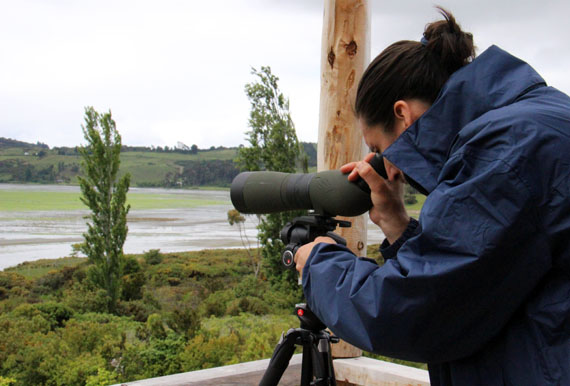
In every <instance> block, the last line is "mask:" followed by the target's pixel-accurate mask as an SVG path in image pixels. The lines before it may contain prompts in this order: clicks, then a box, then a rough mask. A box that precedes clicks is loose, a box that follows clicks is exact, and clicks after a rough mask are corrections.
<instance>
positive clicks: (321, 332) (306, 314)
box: [259, 304, 338, 386]
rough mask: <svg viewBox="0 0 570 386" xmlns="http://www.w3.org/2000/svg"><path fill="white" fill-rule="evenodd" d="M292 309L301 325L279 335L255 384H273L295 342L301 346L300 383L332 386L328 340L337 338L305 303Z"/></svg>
mask: <svg viewBox="0 0 570 386" xmlns="http://www.w3.org/2000/svg"><path fill="white" fill-rule="evenodd" d="M295 312H296V314H297V317H298V318H299V320H300V321H301V328H292V329H290V330H289V331H287V334H283V335H281V339H280V340H279V343H277V347H275V351H273V356H272V357H271V360H270V361H269V366H268V367H267V370H266V371H265V374H264V375H263V378H261V382H259V386H273V385H277V384H278V383H279V380H280V379H281V377H282V376H283V373H284V372H285V369H287V366H288V365H289V361H290V360H291V357H292V356H293V352H294V351H295V346H296V345H298V346H303V362H302V367H301V386H309V385H315V386H325V385H326V386H336V380H335V378H334V370H333V364H332V357H331V343H337V342H338V338H337V337H334V336H331V335H330V333H329V332H327V331H326V330H325V328H326V326H325V325H324V324H323V323H322V322H321V321H320V320H319V319H318V318H317V317H316V316H315V314H313V312H312V311H311V310H310V309H309V307H307V305H306V304H297V305H296V306H295Z"/></svg>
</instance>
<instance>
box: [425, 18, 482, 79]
mask: <svg viewBox="0 0 570 386" xmlns="http://www.w3.org/2000/svg"><path fill="white" fill-rule="evenodd" d="M437 8H438V9H439V12H440V13H441V14H442V16H443V17H444V18H445V20H439V21H436V22H433V23H430V24H428V25H427V26H426V28H425V31H424V38H425V40H426V41H427V44H426V49H428V50H429V51H431V52H433V53H434V54H435V55H437V56H438V57H439V60H440V61H441V65H442V66H443V67H444V68H445V69H446V70H447V72H448V74H449V75H451V74H452V73H454V72H455V71H457V70H458V69H460V68H461V67H463V66H464V65H466V64H467V63H469V62H471V61H472V60H473V59H474V58H475V46H474V44H473V35H472V34H470V33H468V32H463V31H462V30H461V27H460V26H459V24H457V22H456V21H455V18H454V17H453V15H452V14H451V13H449V12H448V11H446V10H445V9H443V8H441V7H437Z"/></svg>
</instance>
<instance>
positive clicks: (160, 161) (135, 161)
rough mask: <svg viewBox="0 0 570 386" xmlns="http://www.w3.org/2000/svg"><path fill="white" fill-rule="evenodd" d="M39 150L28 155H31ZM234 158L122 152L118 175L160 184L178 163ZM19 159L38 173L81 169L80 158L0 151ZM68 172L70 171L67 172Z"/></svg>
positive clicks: (225, 152)
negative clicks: (121, 174)
mask: <svg viewBox="0 0 570 386" xmlns="http://www.w3.org/2000/svg"><path fill="white" fill-rule="evenodd" d="M36 151H38V150H33V151H30V153H31V154H33V153H34V152H36ZM236 156H237V149H221V150H211V151H199V152H198V153H197V154H189V153H187V154H182V153H174V152H161V153H159V152H155V151H123V152H121V172H122V173H126V172H128V173H130V174H131V185H132V186H137V185H138V184H140V183H146V184H149V183H151V184H160V183H162V182H163V181H164V177H165V176H166V174H168V173H176V172H178V171H179V170H180V168H181V167H180V165H177V164H176V162H177V161H210V160H233V159H234V158H235V157H236ZM8 159H18V160H20V161H23V162H25V163H26V164H30V165H33V166H34V167H36V168H38V169H44V168H46V167H48V166H50V165H53V167H54V169H55V170H58V164H59V163H63V164H65V165H66V167H71V166H72V165H77V166H78V165H80V164H81V157H80V156H79V155H78V154H74V155H59V154H57V153H56V152H55V151H54V150H49V151H48V152H47V154H46V155H45V156H44V157H42V158H39V157H37V156H35V155H27V156H26V155H24V149H23V148H7V149H0V161H5V160H8ZM68 170H69V169H68ZM64 174H65V175H66V176H67V177H69V178H70V180H71V181H70V183H76V178H75V173H72V172H65V173H64ZM10 179H11V175H10V174H9V173H6V174H0V182H2V181H10Z"/></svg>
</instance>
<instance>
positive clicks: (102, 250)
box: [78, 107, 130, 312]
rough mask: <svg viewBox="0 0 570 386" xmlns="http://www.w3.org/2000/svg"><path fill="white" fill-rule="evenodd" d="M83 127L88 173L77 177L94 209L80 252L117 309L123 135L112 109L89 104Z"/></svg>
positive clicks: (125, 182)
mask: <svg viewBox="0 0 570 386" xmlns="http://www.w3.org/2000/svg"><path fill="white" fill-rule="evenodd" d="M82 129H83V134H84V136H85V140H86V141H87V145H86V146H84V147H80V148H79V152H80V154H81V157H82V159H83V162H82V165H81V166H82V169H83V172H84V174H85V176H84V177H78V179H79V185H80V187H81V193H82V196H81V201H82V202H83V203H84V204H85V205H87V206H88V207H89V209H90V210H91V216H90V219H91V223H88V224H87V225H88V229H87V232H86V233H84V234H83V237H84V239H85V241H84V243H83V244H82V245H81V252H83V253H84V254H85V255H86V256H87V257H88V258H89V261H90V262H91V263H93V266H92V267H91V269H90V271H89V277H90V279H91V280H92V281H93V283H94V284H96V285H97V286H99V287H100V288H102V289H104V290H105V291H106V293H107V296H108V301H109V307H108V308H109V311H110V312H114V310H115V307H116V304H117V301H118V299H119V296H120V291H121V277H122V271H123V265H124V255H123V244H124V243H125V239H126V237H127V231H128V228H127V213H128V212H129V209H130V205H126V198H127V192H128V190H129V184H130V175H129V174H126V175H124V176H123V177H121V178H119V177H118V172H119V165H120V157H119V155H120V152H121V136H120V135H119V132H118V131H117V129H116V127H115V121H113V119H112V117H111V112H108V113H105V114H99V113H98V112H96V111H95V110H94V109H93V107H87V108H86V109H85V126H82Z"/></svg>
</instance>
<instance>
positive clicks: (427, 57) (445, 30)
mask: <svg viewBox="0 0 570 386" xmlns="http://www.w3.org/2000/svg"><path fill="white" fill-rule="evenodd" d="M437 8H438V9H439V11H440V13H441V14H442V15H443V17H444V18H445V20H440V21H436V22H434V23H431V24H428V25H427V26H426V28H425V31H424V37H423V39H422V43H420V42H415V41H409V40H402V41H399V42H396V43H394V44H392V45H390V46H389V47H388V48H386V49H385V50H384V51H382V52H381V53H380V55H378V56H377V57H376V59H374V61H373V62H372V63H370V65H369V66H368V68H367V69H366V71H364V74H363V75H362V79H361V80H360V83H359V84H358V91H357V92H356V102H355V113H356V116H357V117H359V118H361V119H364V121H365V122H366V124H367V125H368V126H374V125H377V124H381V125H383V126H384V128H385V129H386V130H391V129H392V126H393V124H394V112H393V105H394V103H395V102H396V101H398V100H401V99H410V98H416V99H420V100H422V101H424V102H427V103H429V104H432V103H433V102H434V101H435V99H436V98H437V95H438V94H439V91H440V90H441V88H442V87H443V85H444V84H445V82H446V81H447V79H449V77H450V76H451V74H453V73H454V72H455V71H457V70H458V69H460V68H461V67H463V66H464V65H466V64H468V63H469V62H471V60H473V58H475V46H474V45H473V35H471V34H470V33H465V32H463V31H461V28H460V26H459V25H458V24H457V22H456V21H455V18H454V17H453V15H452V14H451V13H449V12H448V11H446V10H445V9H443V8H441V7H437Z"/></svg>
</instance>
